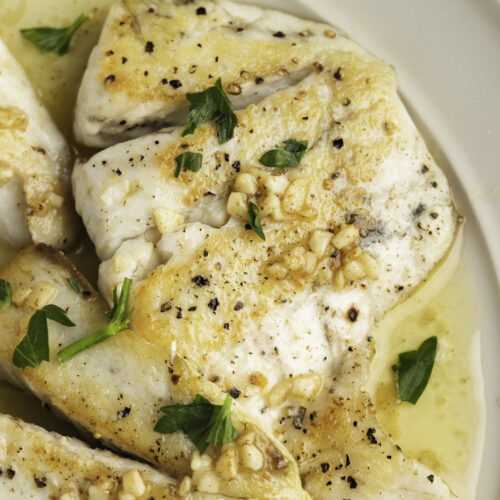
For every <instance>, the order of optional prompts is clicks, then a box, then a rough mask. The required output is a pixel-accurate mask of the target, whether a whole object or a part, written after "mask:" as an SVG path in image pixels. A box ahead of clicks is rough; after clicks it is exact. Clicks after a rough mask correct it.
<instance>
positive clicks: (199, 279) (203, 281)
mask: <svg viewBox="0 0 500 500" xmlns="http://www.w3.org/2000/svg"><path fill="white" fill-rule="evenodd" d="M191 281H192V282H193V283H194V284H195V285H197V286H199V287H202V286H207V285H210V281H209V279H208V278H205V276H200V275H198V276H195V277H194V278H193V279H192V280H191Z"/></svg>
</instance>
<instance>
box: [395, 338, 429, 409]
mask: <svg viewBox="0 0 500 500" xmlns="http://www.w3.org/2000/svg"><path fill="white" fill-rule="evenodd" d="M436 349H437V337H430V338H428V339H427V340H425V341H424V342H422V344H421V345H420V347H419V348H418V349H417V350H416V351H407V352H402V353H401V354H400V355H399V359H398V363H397V364H396V365H393V367H392V371H393V372H395V373H396V387H397V389H398V397H399V399H400V400H401V401H408V402H409V403H413V404H415V403H416V402H417V401H418V399H419V398H420V396H421V395H422V393H423V392H424V389H425V387H426V386H427V382H428V381H429V378H430V376H431V373H432V367H433V366H434V360H435V358H436Z"/></svg>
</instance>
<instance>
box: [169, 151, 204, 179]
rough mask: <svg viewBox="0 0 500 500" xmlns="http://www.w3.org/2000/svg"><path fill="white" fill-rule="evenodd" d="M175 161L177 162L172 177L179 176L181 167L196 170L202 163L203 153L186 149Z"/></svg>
mask: <svg viewBox="0 0 500 500" xmlns="http://www.w3.org/2000/svg"><path fill="white" fill-rule="evenodd" d="M175 161H176V162H177V167H176V169H175V173H174V177H179V174H180V173H181V170H182V169H185V170H191V172H198V170H200V168H201V165H202V163H203V155H202V154H201V153H192V152H191V151H186V152H185V153H182V154H181V155H179V156H178V157H177V158H176V159H175Z"/></svg>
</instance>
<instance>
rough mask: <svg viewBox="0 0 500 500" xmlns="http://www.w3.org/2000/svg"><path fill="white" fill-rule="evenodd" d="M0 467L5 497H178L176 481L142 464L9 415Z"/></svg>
mask: <svg viewBox="0 0 500 500" xmlns="http://www.w3.org/2000/svg"><path fill="white" fill-rule="evenodd" d="M0 467H1V470H2V474H1V475H0V496H1V497H2V498H3V499H7V498H13V499H14V498H17V499H27V498H32V499H56V498H57V499H60V500H79V499H81V498H88V499H91V500H92V499H108V500H112V499H130V500H133V499H141V498H142V499H146V498H153V497H154V498H156V499H158V500H160V499H173V498H176V496H175V490H176V481H175V480H173V479H171V478H170V477H168V476H167V475H166V474H164V473H160V472H158V471H157V470H154V469H153V468H151V467H149V466H147V465H145V464H144V463H140V462H136V461H134V460H128V459H125V458H122V457H119V456H117V455H114V454H113V453H110V452H109V451H104V450H95V449H91V448H89V447H88V446H87V445H86V444H84V443H82V442H81V441H79V440H77V439H74V438H68V437H64V436H61V435H59V434H57V433H54V432H47V431H46V430H44V429H42V428H40V427H38V426H36V425H32V424H27V423H25V422H23V421H22V420H20V419H17V418H13V417H10V416H7V415H0ZM127 495H128V496H127Z"/></svg>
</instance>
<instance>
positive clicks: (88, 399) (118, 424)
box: [0, 246, 308, 499]
mask: <svg viewBox="0 0 500 500" xmlns="http://www.w3.org/2000/svg"><path fill="white" fill-rule="evenodd" d="M0 276H1V278H3V279H7V280H8V281H9V282H10V283H12V286H13V298H12V301H13V302H12V304H11V305H10V306H9V307H8V308H7V309H5V310H0V321H1V324H2V329H1V338H2V342H1V347H0V359H1V361H0V369H1V372H2V376H3V377H4V378H7V379H8V380H11V381H13V382H14V383H17V384H18V385H21V386H23V387H26V388H28V389H29V390H30V391H32V392H33V393H34V394H36V395H37V396H38V397H40V398H41V399H42V400H43V401H46V402H48V403H50V404H51V405H52V406H53V407H55V408H56V409H57V410H58V411H59V412H62V413H63V414H65V415H66V416H67V417H68V418H70V419H71V420H72V421H73V422H75V423H76V424H77V425H79V426H82V427H84V428H86V429H87V430H88V431H90V432H91V433H92V434H93V435H94V437H96V438H99V439H101V440H102V441H103V442H105V443H106V444H110V445H112V446H114V447H118V448H120V449H121V450H123V451H126V452H128V453H131V454H133V455H135V456H138V457H141V458H143V459H145V460H148V461H149V462H151V463H152V464H154V465H156V466H158V467H161V468H163V469H165V470H166V471H167V472H169V473H170V474H172V475H173V476H175V477H177V478H179V479H180V480H182V479H184V478H185V477H186V476H187V477H188V478H189V480H186V479H184V481H185V482H186V481H189V483H190V484H191V485H192V490H193V491H194V492H196V491H198V492H199V493H200V494H201V495H202V497H203V495H205V494H208V493H217V494H218V496H219V497H223V498H224V497H225V496H228V497H237V498H240V497H243V498H269V499H271V498H283V499H285V498H297V499H300V498H307V497H308V495H307V494H306V493H305V492H304V490H303V489H302V485H301V482H300V477H299V473H298V468H297V465H296V463H295V461H294V460H293V458H292V457H291V455H290V454H289V453H288V451H287V450H286V448H285V447H284V446H283V445H282V444H281V443H279V441H278V440H276V439H275V438H274V437H273V436H272V434H269V433H267V432H266V431H264V430H263V428H262V427H261V426H260V424H259V423H258V420H257V419H255V418H254V417H250V416H248V415H247V414H246V412H245V411H242V410H241V409H240V408H239V405H238V402H233V406H232V409H231V416H232V422H233V425H234V426H235V427H236V428H237V429H238V430H239V431H240V432H241V438H238V439H239V441H237V443H236V444H234V445H229V446H234V447H237V448H236V449H240V448H241V447H242V446H245V445H246V444H247V441H248V444H252V447H253V448H252V450H253V453H254V454H257V455H258V456H259V457H260V466H259V467H258V468H255V467H254V468H249V467H245V466H244V465H240V466H239V467H238V463H236V465H234V464H233V466H234V467H236V469H237V474H235V475H232V474H231V475H229V474H227V473H225V472H224V471H225V470H226V468H227V467H225V463H224V461H222V464H221V465H219V466H218V468H217V467H216V466H217V464H218V463H219V460H220V458H221V456H222V454H223V452H224V451H226V448H227V446H226V447H225V448H223V449H221V447H220V446H218V447H212V448H210V449H209V450H208V451H207V453H206V455H204V458H203V460H201V463H199V462H200V458H199V455H198V458H196V455H195V457H194V458H193V451H194V450H195V448H194V446H193V444H192V443H191V442H190V441H189V439H187V437H186V436H185V435H184V434H182V433H181V432H177V433H174V434H160V433H158V432H155V431H154V427H155V424H156V423H157V422H158V420H159V419H160V418H161V416H162V413H161V412H160V408H161V407H162V406H165V405H171V404H184V403H190V402H191V401H193V399H194V397H195V395H196V394H200V395H202V396H204V397H205V398H207V399H209V400H210V401H212V402H213V403H214V404H222V402H223V401H224V399H225V396H226V395H225V394H224V393H223V392H221V390H220V388H219V387H218V386H217V385H215V384H213V383H211V382H209V381H208V380H206V379H204V378H203V377H202V376H201V375H200V374H199V373H198V372H197V371H196V370H195V369H194V368H193V367H192V366H191V363H190V362H189V360H188V359H184V358H182V357H179V356H174V355H172V356H164V355H163V353H162V352H161V351H160V350H158V348H157V347H156V346H154V345H151V344H148V343H147V342H145V341H144V339H142V338H140V337H139V336H138V335H137V334H136V333H135V332H134V331H132V330H128V331H126V332H122V333H120V334H119V335H118V336H116V337H113V338H111V339H109V340H108V341H106V342H104V343H102V344H100V345H99V346H96V347H95V348H92V349H88V350H87V351H84V352H82V353H81V354H79V355H78V356H77V357H75V358H73V359H72V360H70V361H68V362H67V363H64V364H62V365H60V364H59V362H58V361H57V359H56V357H55V353H56V352H57V350H59V349H60V348H61V346H64V345H67V344H69V343H70V342H72V341H74V340H76V339H77V338H80V337H82V336H84V335H86V334H89V333H91V332H93V331H96V330H97V329H99V328H102V327H103V326H104V325H105V324H106V322H107V321H108V319H107V317H106V316H105V314H104V312H105V310H106V306H105V303H104V301H103V300H102V299H100V298H99V297H98V296H97V294H96V293H95V292H94V291H93V290H92V288H91V287H90V285H89V284H88V283H87V282H86V281H85V279H84V278H83V277H82V276H81V275H79V274H78V273H77V272H76V270H75V269H74V268H73V266H72V265H71V264H70V263H69V262H68V261H67V260H66V259H65V258H64V257H63V255H62V254H60V253H57V252H56V251H54V250H52V249H50V248H48V247H46V246H37V247H31V248H28V249H26V250H23V251H22V252H21V253H20V254H18V256H17V257H16V258H15V259H14V260H13V261H12V262H11V263H10V264H8V265H7V266H6V267H5V268H4V269H3V270H2V271H1V272H0ZM68 277H72V278H74V279H76V280H77V281H78V282H79V283H80V285H81V287H82V290H83V293H82V294H81V295H78V294H76V293H75V292H74V290H73V289H72V288H70V286H69V284H68V282H67V278H68ZM48 302H50V303H53V304H56V305H58V306H60V307H62V308H63V309H65V310H67V311H68V315H69V317H70V318H71V319H72V320H73V321H74V322H75V323H76V325H77V326H76V327H74V328H65V327H61V326H60V325H58V324H56V323H54V322H51V323H50V326H49V329H50V332H49V338H50V352H51V361H50V362H48V363H47V362H44V363H42V364H41V365H40V366H39V367H38V368H26V369H25V370H19V369H17V368H16V367H15V366H14V365H13V364H12V361H11V360H12V355H13V352H14V348H15V346H16V345H17V344H18V343H19V342H20V340H21V338H22V337H23V336H24V334H25V331H26V326H27V323H28V321H29V318H30V317H31V315H32V314H33V312H34V311H35V310H36V309H37V308H40V307H43V306H44V305H46V304H47V303H48ZM233 453H235V452H233ZM235 456H237V455H235ZM232 470H233V469H232ZM215 471H219V474H218V475H216V473H215ZM207 484H208V486H207ZM214 485H215V486H214ZM180 486H181V485H179V488H180ZM190 490H191V488H188V493H189V491H190ZM186 495H187V493H186ZM186 495H185V496H186ZM146 498H149V497H146ZM154 498H157V497H154ZM159 498H161V497H159Z"/></svg>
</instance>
